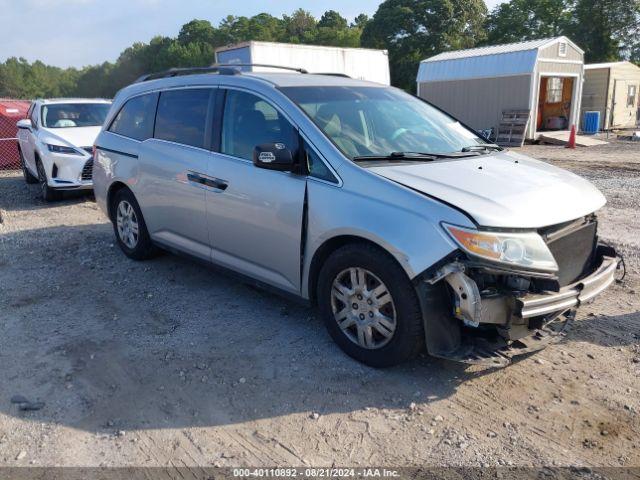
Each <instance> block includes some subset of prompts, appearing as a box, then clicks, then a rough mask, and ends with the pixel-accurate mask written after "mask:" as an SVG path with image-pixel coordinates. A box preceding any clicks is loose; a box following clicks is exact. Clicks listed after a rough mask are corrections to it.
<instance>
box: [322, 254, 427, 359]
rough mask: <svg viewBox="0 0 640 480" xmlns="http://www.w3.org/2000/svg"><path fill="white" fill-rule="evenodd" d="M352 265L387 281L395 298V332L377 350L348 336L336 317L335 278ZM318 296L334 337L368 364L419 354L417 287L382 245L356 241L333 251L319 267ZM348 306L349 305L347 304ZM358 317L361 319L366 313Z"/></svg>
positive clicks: (421, 335) (421, 338) (421, 333)
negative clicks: (332, 296)
mask: <svg viewBox="0 0 640 480" xmlns="http://www.w3.org/2000/svg"><path fill="white" fill-rule="evenodd" d="M350 268H361V269H365V270H367V271H368V272H370V273H372V274H373V275H374V276H375V277H377V278H378V279H379V280H380V281H381V282H382V283H384V285H385V286H386V288H387V290H388V292H389V293H390V295H391V298H392V300H393V305H394V307H395V331H394V332H393V334H392V337H391V339H390V340H386V341H387V343H386V344H383V345H382V346H380V347H378V348H375V349H370V348H366V347H363V346H361V345H359V344H357V343H356V341H354V340H352V339H351V338H349V336H348V334H347V333H345V331H343V329H342V328H341V327H340V326H339V325H338V321H337V320H336V319H335V317H334V313H333V306H332V298H331V295H332V289H333V284H334V280H336V279H337V278H338V277H340V276H341V274H344V271H345V270H348V269H350ZM343 278H344V277H343ZM352 288H353V285H352ZM317 298H318V306H319V309H320V313H321V314H322V317H323V319H324V322H325V325H326V327H327V330H328V331H329V334H330V335H331V337H332V338H333V340H334V341H335V342H336V343H337V344H338V346H340V348H341V349H342V350H343V351H344V352H345V353H346V354H347V355H349V356H350V357H352V358H354V359H356V360H358V361H360V362H362V363H364V364H366V365H369V366H371V367H376V368H382V367H390V366H393V365H397V364H400V363H403V362H405V361H407V360H409V359H411V358H412V357H414V356H416V355H417V354H418V353H419V352H420V351H421V350H422V349H423V348H424V327H423V320H422V314H421V309H420V302H419V300H418V296H417V294H416V291H415V288H414V286H413V284H412V283H411V281H410V280H409V278H408V277H407V275H406V274H405V272H404V270H403V269H402V268H401V267H400V265H398V263H397V262H396V261H395V260H394V259H393V258H392V257H391V256H390V255H389V254H388V253H386V252H385V251H383V250H382V249H380V248H377V247H375V246H373V245H370V244H367V243H355V244H349V245H345V246H344V247H341V248H339V249H338V250H336V251H335V252H333V253H332V254H331V255H330V256H329V258H328V259H327V260H326V261H325V263H324V265H323V266H322V269H321V270H320V274H319V277H318V287H317ZM367 301H368V300H367ZM345 308H348V307H347V306H346V305H345ZM364 308H367V307H366V306H363V307H361V310H360V311H364ZM353 312H356V311H355V310H353ZM369 312H370V311H369ZM369 314H371V313H369ZM371 315H372V316H373V314H371ZM359 317H360V318H361V319H362V317H363V316H362V315H359ZM363 321H364V320H363ZM372 331H373V330H372ZM374 333H377V332H374Z"/></svg>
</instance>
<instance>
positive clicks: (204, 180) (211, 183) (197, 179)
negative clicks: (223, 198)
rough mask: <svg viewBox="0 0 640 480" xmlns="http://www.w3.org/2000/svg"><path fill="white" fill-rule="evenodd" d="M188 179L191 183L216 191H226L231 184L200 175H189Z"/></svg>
mask: <svg viewBox="0 0 640 480" xmlns="http://www.w3.org/2000/svg"><path fill="white" fill-rule="evenodd" d="M187 178H188V179H189V181H190V182H193V183H197V184H199V185H204V186H206V187H211V188H215V189H216V190H222V191H224V190H226V189H227V187H228V186H229V184H228V183H227V182H226V181H225V180H221V179H219V178H214V177H208V176H205V175H200V174H199V173H192V172H190V173H188V174H187Z"/></svg>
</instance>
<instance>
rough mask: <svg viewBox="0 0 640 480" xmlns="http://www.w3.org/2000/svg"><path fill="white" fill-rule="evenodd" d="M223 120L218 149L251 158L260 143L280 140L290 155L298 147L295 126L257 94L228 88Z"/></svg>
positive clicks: (229, 153)
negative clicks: (220, 142) (289, 151)
mask: <svg viewBox="0 0 640 480" xmlns="http://www.w3.org/2000/svg"><path fill="white" fill-rule="evenodd" d="M226 97H227V98H226V103H225V107H224V115H223V120H222V145H221V149H220V151H221V152H222V153H225V154H227V155H233V156H234V157H240V158H244V159H246V160H252V159H253V150H254V148H255V147H256V146H257V145H261V144H263V143H283V144H285V145H286V147H287V148H288V149H290V150H291V152H292V153H293V155H294V156H295V155H296V154H297V150H298V141H297V139H298V135H297V132H296V130H295V128H294V127H293V126H292V125H291V124H290V123H289V121H287V119H285V118H284V117H283V116H282V115H281V114H280V112H278V111H277V110H276V109H275V108H274V107H273V106H272V105H271V104H269V103H267V102H265V101H264V100H263V99H261V98H260V97H258V96H256V95H252V94H250V93H246V92H240V91H236V90H229V91H227V95H226Z"/></svg>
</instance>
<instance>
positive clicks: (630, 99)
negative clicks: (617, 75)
mask: <svg viewBox="0 0 640 480" xmlns="http://www.w3.org/2000/svg"><path fill="white" fill-rule="evenodd" d="M637 96H638V87H637V86H636V85H629V88H628V90H627V107H632V108H633V107H635V106H636V97H637Z"/></svg>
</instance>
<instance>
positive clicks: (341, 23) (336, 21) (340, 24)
mask: <svg viewBox="0 0 640 480" xmlns="http://www.w3.org/2000/svg"><path fill="white" fill-rule="evenodd" d="M347 26H348V24H347V19H346V18H344V17H343V16H342V15H340V14H339V13H338V12H336V11H335V10H327V11H326V12H324V15H322V17H320V20H319V21H318V28H331V29H333V30H345V29H346V28H347Z"/></svg>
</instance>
